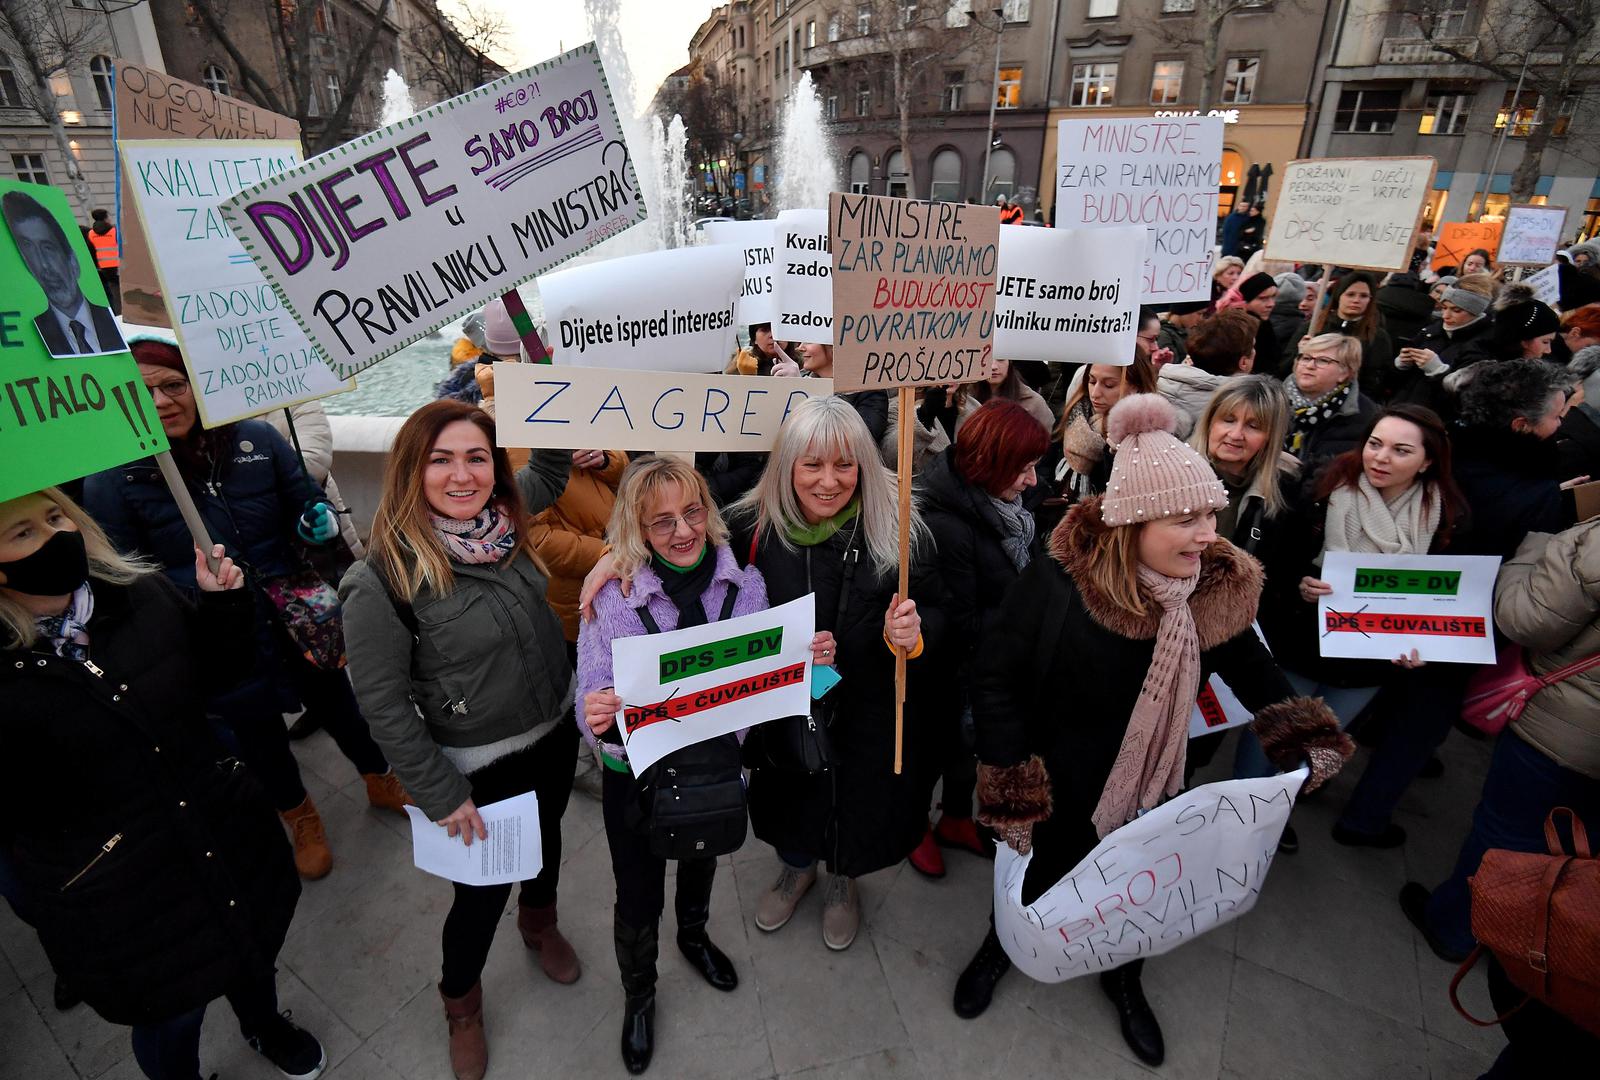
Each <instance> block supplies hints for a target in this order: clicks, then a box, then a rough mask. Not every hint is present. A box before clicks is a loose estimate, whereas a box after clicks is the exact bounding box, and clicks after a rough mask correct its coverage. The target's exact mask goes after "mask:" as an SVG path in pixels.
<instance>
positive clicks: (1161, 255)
mask: <svg viewBox="0 0 1600 1080" xmlns="http://www.w3.org/2000/svg"><path fill="white" fill-rule="evenodd" d="M1222 127H1223V124H1222V117H1220V116H1185V117H1127V118H1108V119H1104V120H1100V119H1095V120H1063V121H1061V128H1060V133H1059V135H1058V137H1057V139H1056V146H1057V152H1056V159H1057V161H1058V162H1059V164H1058V165H1057V166H1056V224H1057V225H1059V226H1060V227H1062V228H1069V229H1070V228H1079V227H1081V228H1089V229H1103V228H1108V227H1111V226H1123V225H1139V226H1143V227H1144V228H1145V229H1146V231H1147V233H1148V236H1149V238H1148V240H1147V242H1146V244H1145V248H1144V258H1145V263H1144V275H1143V281H1142V284H1141V295H1140V296H1136V297H1135V298H1134V299H1135V301H1136V302H1142V303H1146V304H1166V303H1174V302H1178V301H1183V300H1209V299H1211V267H1212V261H1213V258H1214V256H1215V251H1214V250H1213V245H1214V244H1215V242H1216V232H1217V198H1218V194H1217V192H1218V185H1219V183H1220V179H1221V173H1222ZM1099 362H1100V363H1109V362H1110V361H1099Z"/></svg>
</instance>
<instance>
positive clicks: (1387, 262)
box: [1267, 157, 1437, 270]
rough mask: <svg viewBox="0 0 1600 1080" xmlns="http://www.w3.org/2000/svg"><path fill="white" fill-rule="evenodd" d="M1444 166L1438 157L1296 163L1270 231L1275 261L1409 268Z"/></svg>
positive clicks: (1286, 176) (1287, 170)
mask: <svg viewBox="0 0 1600 1080" xmlns="http://www.w3.org/2000/svg"><path fill="white" fill-rule="evenodd" d="M1436 165H1437V163H1436V162H1435V161H1434V159H1433V158H1431V157H1383V158H1310V159H1303V160H1300V161H1291V162H1289V164H1288V165H1286V166H1284V170H1283V178H1282V179H1281V180H1280V181H1279V182H1278V184H1277V191H1278V198H1277V202H1276V203H1275V204H1274V205H1273V208H1272V215H1271V216H1272V220H1271V222H1270V224H1269V225H1268V227H1267V258H1269V259H1278V260H1282V261H1284V262H1314V263H1322V264H1324V265H1328V264H1331V265H1335V266H1352V267H1362V268H1364V269H1368V270H1404V269H1405V268H1406V267H1407V266H1408V265H1410V262H1411V249H1412V247H1413V246H1414V245H1415V242H1416V233H1417V223H1418V222H1420V221H1421V220H1422V211H1423V210H1424V208H1425V206H1426V203H1427V199H1428V193H1429V192H1430V191H1432V190H1433V174H1434V169H1435V167H1436Z"/></svg>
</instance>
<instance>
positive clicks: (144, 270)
mask: <svg viewBox="0 0 1600 1080" xmlns="http://www.w3.org/2000/svg"><path fill="white" fill-rule="evenodd" d="M114 64H115V69H116V98H115V101H116V112H115V114H114V117H115V120H114V123H115V127H116V137H117V141H118V142H119V143H121V142H124V141H133V140H136V139H252V140H255V141H258V142H259V141H262V140H265V141H269V142H274V141H279V140H289V141H292V142H294V143H295V144H296V147H297V148H298V145H299V141H300V125H299V124H297V123H296V122H295V121H293V120H291V119H289V117H287V116H280V115H278V114H277V113H275V112H268V111H266V110H265V109H263V108H261V107H260V106H259V105H252V104H251V103H250V102H248V101H241V100H239V99H238V98H232V97H228V96H227V95H225V94H218V93H216V92H214V91H211V90H207V89H206V88H205V87H203V86H196V85H195V84H194V83H191V82H184V81H183V80H182V79H175V78H173V77H172V76H171V75H168V74H167V73H166V72H164V71H157V70H156V69H155V68H148V67H144V66H142V65H140V64H134V63H130V62H129V61H127V60H117V61H114ZM132 181H133V178H132V176H131V175H130V174H129V173H128V172H127V170H126V167H124V169H123V172H122V174H121V183H120V184H119V187H118V196H117V241H118V243H119V245H120V246H121V248H122V265H121V267H120V268H119V270H118V275H119V279H120V281H121V283H122V314H123V317H124V318H126V319H127V320H128V321H129V322H132V323H139V324H141V325H143V326H168V327H170V326H171V325H172V322H171V320H170V319H169V318H168V316H167V307H166V305H165V304H164V303H162V301H161V279H160V277H159V275H157V273H156V267H155V262H154V261H153V260H152V258H151V255H150V245H149V242H148V241H147V240H146V239H145V233H144V228H143V227H142V226H141V225H140V223H139V215H138V214H136V213H129V214H124V213H123V211H122V196H121V190H122V187H123V186H125V185H127V184H130V183H132Z"/></svg>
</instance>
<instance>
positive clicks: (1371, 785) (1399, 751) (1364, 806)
mask: <svg viewBox="0 0 1600 1080" xmlns="http://www.w3.org/2000/svg"><path fill="white" fill-rule="evenodd" d="M1476 670H1477V668H1476V667H1474V666H1473V665H1471V664H1428V665H1426V666H1425V667H1420V668H1416V669H1414V670H1411V671H1402V670H1400V669H1399V668H1396V669H1395V673H1394V676H1393V677H1392V678H1391V679H1390V680H1389V681H1388V682H1387V683H1386V684H1385V685H1384V688H1383V696H1382V697H1381V698H1379V699H1378V705H1379V707H1380V708H1381V709H1382V710H1383V712H1384V714H1385V715H1386V716H1387V717H1388V718H1389V722H1388V724H1387V725H1385V733H1384V737H1383V742H1381V743H1379V744H1378V747H1377V749H1376V750H1374V751H1373V752H1372V757H1371V758H1369V759H1368V761H1367V768H1366V770H1365V771H1364V772H1363V773H1362V774H1361V779H1360V780H1358V781H1357V782H1356V788H1355V790H1354V791H1352V792H1351V793H1350V801H1349V802H1348V803H1346V804H1345V807H1344V812H1343V813H1341V814H1340V815H1339V824H1340V825H1341V826H1342V827H1344V828H1346V829H1348V830H1350V831H1351V832H1356V833H1366V834H1367V835H1369V836H1376V835H1377V834H1379V833H1381V832H1383V831H1384V830H1385V829H1387V828H1388V827H1389V819H1390V817H1392V816H1393V815H1394V808H1395V807H1396V806H1398V805H1400V798H1401V796H1403V795H1405V793H1406V789H1407V788H1409V787H1410V786H1411V781H1413V780H1415V779H1416V778H1417V773H1419V772H1421V771H1422V767H1423V766H1424V765H1426V764H1427V763H1428V759H1429V758H1430V757H1432V756H1433V752H1434V751H1435V750H1437V749H1439V744H1440V743H1442V742H1444V740H1445V737H1446V736H1448V735H1449V734H1450V727H1451V725H1452V724H1454V723H1455V722H1456V718H1457V717H1459V716H1460V715H1461V699H1462V697H1463V696H1465V694H1466V692H1467V679H1468V678H1470V677H1471V675H1472V673H1473V672H1474V671H1476Z"/></svg>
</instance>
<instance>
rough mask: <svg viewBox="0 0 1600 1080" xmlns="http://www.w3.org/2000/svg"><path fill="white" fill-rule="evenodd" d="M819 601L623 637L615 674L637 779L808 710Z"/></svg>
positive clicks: (614, 649)
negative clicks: (675, 757)
mask: <svg viewBox="0 0 1600 1080" xmlns="http://www.w3.org/2000/svg"><path fill="white" fill-rule="evenodd" d="M815 628H816V597H815V596H813V595H811V594H809V593H808V594H806V595H805V596H802V597H800V598H799V599H797V600H791V601H789V602H788V603H787V604H782V605H780V606H778V607H775V608H768V609H767V610H766V611H758V612H756V613H755V614H753V615H741V616H740V617H739V618H737V619H728V620H726V621H725V622H716V623H709V624H707V625H704V626H694V627H690V628H689V629H687V630H671V631H668V632H666V633H662V634H642V635H640V636H638V637H626V638H618V639H617V640H616V641H613V642H612V643H611V660H612V666H611V670H612V672H613V676H614V678H615V679H616V684H617V685H616V689H617V694H618V695H619V696H620V697H621V698H622V701H623V706H622V711H621V712H620V713H618V714H617V723H618V724H619V725H621V732H622V745H623V746H625V747H627V749H628V764H629V765H631V766H632V767H633V773H634V775H635V776H637V775H639V774H640V773H642V772H644V770H646V769H648V768H649V767H650V766H651V765H654V764H655V763H656V762H657V761H659V760H661V759H662V758H663V757H665V756H666V755H667V754H670V753H672V752H673V751H674V750H679V749H681V748H683V747H685V746H690V745H692V744H694V743H697V742H704V741H705V740H706V739H710V738H714V737H716V736H718V735H726V734H728V733H729V732H733V731H738V730H740V729H741V728H747V727H754V726H755V725H756V724H761V723H765V722H766V721H768V720H777V719H779V718H780V717H784V716H794V715H796V714H799V713H804V712H807V711H808V710H809V709H810V707H811V638H812V635H813V634H814V633H815Z"/></svg>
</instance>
